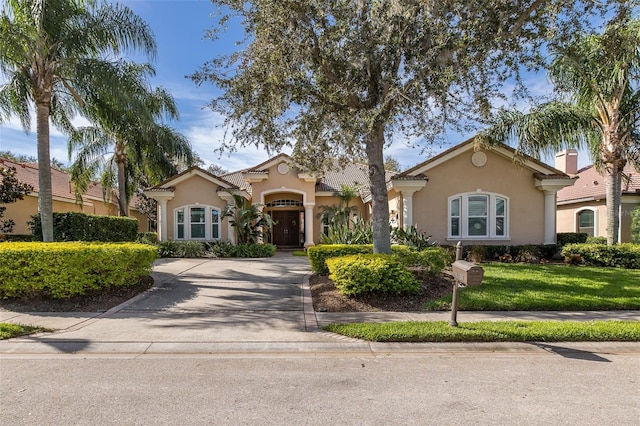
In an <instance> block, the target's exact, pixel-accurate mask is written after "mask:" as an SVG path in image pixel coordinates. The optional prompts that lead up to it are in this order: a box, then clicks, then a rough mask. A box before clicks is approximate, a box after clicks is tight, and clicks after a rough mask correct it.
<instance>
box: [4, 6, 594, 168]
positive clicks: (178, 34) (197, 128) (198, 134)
mask: <svg viewBox="0 0 640 426" xmlns="http://www.w3.org/2000/svg"><path fill="white" fill-rule="evenodd" d="M120 2H121V3H124V4H126V5H127V6H129V7H130V8H131V9H132V10H133V11H134V12H135V13H136V14H138V15H139V16H140V17H141V18H142V19H144V20H145V21H146V22H147V23H148V24H149V25H150V27H151V28H152V30H153V32H154V34H155V36H156V42H157V45H158V54H157V58H156V60H155V62H154V66H155V68H156V77H155V78H154V79H153V80H152V84H153V85H154V86H163V87H165V88H166V89H168V90H169V91H170V92H171V93H172V95H173V97H174V99H175V100H176V103H177V104H178V108H179V110H180V116H181V118H180V120H179V121H176V122H173V123H171V125H172V126H173V127H175V128H176V129H177V130H178V131H180V132H181V133H182V134H184V135H185V136H186V137H187V138H188V139H189V140H190V142H191V144H192V146H193V148H194V150H195V151H196V152H197V154H198V155H199V156H200V157H201V158H202V159H203V160H204V162H205V166H207V165H209V164H211V163H215V164H218V165H220V166H221V167H223V168H224V169H227V170H230V171H233V170H239V169H242V168H245V167H249V166H252V165H256V164H259V163H261V162H262V161H264V160H266V159H268V158H269V155H268V154H267V152H266V151H265V150H264V149H263V148H255V147H250V148H244V149H239V150H238V152H234V153H222V154H220V153H218V152H216V151H215V150H216V148H217V147H218V146H219V144H220V142H221V140H222V138H223V133H224V129H222V128H220V127H218V126H219V125H220V124H221V122H222V118H221V117H219V116H216V115H215V114H214V113H213V112H212V111H211V110H209V109H206V108H204V105H205V104H206V103H207V102H209V101H210V100H211V99H212V98H213V97H215V96H216V95H217V94H218V92H217V90H216V88H215V87H213V86H212V85H210V84H204V85H202V86H200V87H196V85H195V84H194V83H193V82H192V81H191V80H190V79H188V78H186V76H188V75H190V74H193V73H194V72H195V71H196V70H197V68H198V67H199V66H200V65H202V64H204V63H205V62H206V61H207V60H209V59H211V58H213V57H214V56H216V55H217V54H219V53H222V52H226V51H227V52H228V51H231V50H233V49H234V48H235V44H234V43H235V42H236V41H237V40H238V39H240V38H241V36H242V33H241V30H240V29H235V31H234V30H232V31H229V32H227V33H226V34H224V35H223V36H222V37H221V38H220V39H219V40H217V41H216V42H215V43H214V42H212V41H211V40H209V39H204V37H203V36H204V32H205V30H206V29H208V28H210V27H211V26H212V25H213V23H214V22H215V21H214V19H212V18H211V15H212V14H214V13H215V12H216V8H215V6H214V5H213V4H212V3H211V2H209V1H208V0H129V1H120ZM0 78H1V77H0ZM0 81H1V80H0ZM531 83H532V84H531V85H532V86H538V87H540V88H541V89H543V90H544V88H545V87H546V86H547V83H546V78H545V77H544V76H539V77H537V78H535V81H532V82H531ZM33 121H34V122H35V118H34V119H33ZM74 123H75V124H76V125H84V124H86V121H84V120H83V119H81V118H78V119H77V120H75V121H74ZM34 124H35V123H34ZM468 136H470V135H456V134H451V135H448V141H449V142H450V143H451V144H456V143H459V142H462V141H463V140H464V139H466V137H468ZM66 146H67V139H66V137H65V136H64V135H62V134H61V133H60V132H58V131H57V130H56V129H54V128H52V129H51V155H52V157H55V158H56V159H58V160H60V161H62V162H64V163H68V161H69V159H68V156H67V148H66ZM441 149H443V147H433V150H432V152H435V153H437V152H438V151H439V150H441ZM7 150H8V151H12V152H13V153H15V154H24V155H32V156H35V155H36V134H35V127H34V130H33V131H31V132H30V133H29V134H25V132H24V131H23V130H22V127H21V126H20V123H19V122H18V121H17V120H16V119H12V120H11V121H10V122H7V123H3V124H2V125H0V151H7ZM385 152H386V154H390V155H392V156H393V157H394V158H396V159H397V160H398V161H399V162H400V164H401V166H402V168H403V169H406V168H408V167H411V166H413V165H415V164H417V163H420V162H422V161H424V160H425V159H426V158H427V154H426V153H422V154H421V149H420V148H410V147H408V146H407V145H406V144H403V143H402V141H397V142H395V143H394V144H392V145H391V146H390V147H389V148H388V149H387V150H386V151H385ZM587 161H588V159H586V158H585V157H584V156H581V158H580V164H579V166H580V167H582V166H584V165H586V164H587V163H586V162H587Z"/></svg>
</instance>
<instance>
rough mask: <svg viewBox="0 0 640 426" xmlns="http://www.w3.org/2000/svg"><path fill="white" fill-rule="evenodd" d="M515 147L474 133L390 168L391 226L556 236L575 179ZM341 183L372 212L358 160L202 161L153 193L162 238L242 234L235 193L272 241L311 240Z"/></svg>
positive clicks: (488, 237) (516, 239)
mask: <svg viewBox="0 0 640 426" xmlns="http://www.w3.org/2000/svg"><path fill="white" fill-rule="evenodd" d="M514 154H515V152H514V150H513V149H511V148H509V147H506V146H499V147H494V148H491V149H481V150H478V149H477V148H476V147H475V144H474V141H473V140H468V141H466V142H463V143H461V144H459V145H457V146H455V147H453V148H451V149H449V150H447V151H445V152H443V153H441V154H440V155H437V156H435V157H433V158H430V159H428V160H427V161H425V162H423V163H421V164H418V165H417V166H415V167H412V168H411V169H409V170H406V171H404V172H402V173H399V174H395V175H389V176H388V178H387V188H388V191H389V194H388V195H389V210H390V220H391V225H392V226H401V227H408V226H411V225H415V226H417V227H418V228H419V229H420V230H423V231H425V232H427V233H429V234H431V235H432V236H433V238H434V239H435V240H436V241H438V242H439V243H440V244H450V243H455V242H457V241H463V243H464V244H504V245H516V244H542V243H553V242H555V236H556V194H557V192H558V191H559V190H560V189H562V188H564V187H567V186H570V185H572V184H573V183H574V178H571V177H570V176H568V175H567V174H565V173H563V172H561V171H559V170H557V169H555V168H553V167H550V166H548V165H546V164H544V163H541V162H539V161H537V160H535V159H533V158H525V159H524V160H523V161H522V162H520V163H518V164H515V163H514V161H513V159H514ZM341 184H347V185H351V186H357V187H358V188H359V189H360V195H361V196H360V197H359V199H358V200H356V203H355V206H356V207H357V208H358V210H359V212H360V214H361V216H362V217H363V218H364V219H368V218H369V217H370V210H371V209H370V205H371V197H370V193H369V191H368V185H369V179H368V173H367V167H366V166H364V165H360V164H349V165H346V166H344V167H337V168H336V169H335V170H331V171H328V172H326V173H324V174H323V175H322V176H315V175H311V174H308V173H304V172H301V171H300V170H298V169H297V168H296V167H295V165H294V164H292V161H291V158H290V157H288V156H287V155H285V154H280V155H278V156H276V157H274V158H271V159H270V160H268V161H266V162H264V163H262V164H259V165H257V166H255V167H252V168H249V169H245V170H240V171H237V172H233V173H229V174H226V175H222V176H214V175H212V174H210V173H208V172H206V171H205V170H202V169H200V168H198V167H193V168H190V169H188V170H186V171H185V172H183V173H181V174H179V175H177V176H174V177H172V178H170V179H168V180H167V181H165V182H163V183H161V184H159V185H157V186H155V187H153V188H149V189H148V190H147V191H146V192H145V193H146V194H147V195H148V196H150V197H152V198H154V199H156V200H157V201H158V206H159V207H158V211H159V226H158V232H159V234H160V239H161V240H213V239H222V240H231V241H233V238H234V236H233V229H232V228H231V226H230V225H229V223H228V221H227V220H220V217H221V212H222V211H223V210H224V208H225V206H226V205H227V203H231V202H232V197H231V195H230V194H231V193H234V194H240V195H242V196H243V197H245V198H246V199H247V200H250V201H251V202H252V203H254V204H259V205H260V206H262V208H263V211H266V212H267V213H269V214H270V215H271V216H272V217H273V219H274V221H275V222H276V225H275V226H274V228H273V229H272V230H271V242H273V243H274V244H276V245H278V246H287V247H302V246H305V247H306V246H311V245H314V244H318V243H319V242H320V239H321V233H322V232H323V226H324V225H323V224H322V223H321V222H320V221H319V219H318V216H319V214H320V213H321V211H322V208H321V207H322V206H329V205H334V204H337V203H338V199H337V198H336V197H334V196H333V194H334V193H335V192H336V191H339V190H340V185H341Z"/></svg>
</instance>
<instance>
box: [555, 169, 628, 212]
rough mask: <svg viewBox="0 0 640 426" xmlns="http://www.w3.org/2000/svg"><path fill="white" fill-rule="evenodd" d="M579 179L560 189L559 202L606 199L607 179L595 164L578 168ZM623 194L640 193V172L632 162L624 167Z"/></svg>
mask: <svg viewBox="0 0 640 426" xmlns="http://www.w3.org/2000/svg"><path fill="white" fill-rule="evenodd" d="M576 176H577V177H578V180H577V181H576V183H575V184H574V185H573V186H568V187H566V188H563V189H561V190H560V191H558V202H559V203H562V202H564V203H567V202H571V201H577V200H584V199H589V200H591V199H596V200H600V199H604V198H605V179H604V176H602V175H601V174H600V173H599V172H598V171H597V170H596V169H595V167H593V166H587V167H585V168H583V169H580V170H578V173H577V175H576ZM622 193H623V194H640V172H638V171H637V170H636V169H635V167H633V166H632V165H630V164H627V166H626V167H625V168H624V177H623V179H622Z"/></svg>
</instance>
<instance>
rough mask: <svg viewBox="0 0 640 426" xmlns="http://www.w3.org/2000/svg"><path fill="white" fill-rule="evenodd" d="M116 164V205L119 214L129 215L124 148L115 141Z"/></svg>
mask: <svg viewBox="0 0 640 426" xmlns="http://www.w3.org/2000/svg"><path fill="white" fill-rule="evenodd" d="M115 158H116V164H117V166H118V207H119V209H120V216H129V200H128V198H129V197H127V171H126V168H127V157H126V156H125V154H124V148H123V147H122V146H121V145H120V144H118V143H116V152H115Z"/></svg>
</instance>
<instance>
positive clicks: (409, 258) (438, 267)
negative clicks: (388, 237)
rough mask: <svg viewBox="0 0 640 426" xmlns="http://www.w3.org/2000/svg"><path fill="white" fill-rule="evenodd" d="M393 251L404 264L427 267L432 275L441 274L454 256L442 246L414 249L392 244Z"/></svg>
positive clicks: (412, 266) (411, 266) (413, 266)
mask: <svg viewBox="0 0 640 426" xmlns="http://www.w3.org/2000/svg"><path fill="white" fill-rule="evenodd" d="M391 253H392V255H393V256H394V257H395V258H396V259H397V260H398V262H400V263H401V264H402V265H404V266H407V267H410V268H422V269H426V270H427V271H428V272H429V274H431V275H437V274H439V273H440V272H442V270H443V269H444V268H445V267H446V266H448V265H450V264H451V262H453V257H452V256H451V255H450V254H449V252H448V251H447V250H445V249H443V248H441V247H429V248H425V249H422V250H414V249H411V248H410V247H407V246H391Z"/></svg>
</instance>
